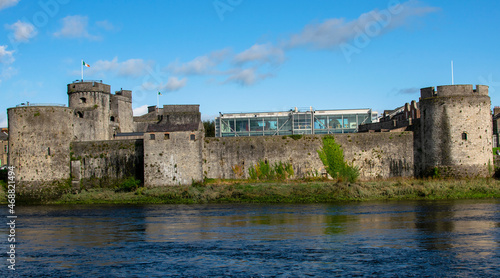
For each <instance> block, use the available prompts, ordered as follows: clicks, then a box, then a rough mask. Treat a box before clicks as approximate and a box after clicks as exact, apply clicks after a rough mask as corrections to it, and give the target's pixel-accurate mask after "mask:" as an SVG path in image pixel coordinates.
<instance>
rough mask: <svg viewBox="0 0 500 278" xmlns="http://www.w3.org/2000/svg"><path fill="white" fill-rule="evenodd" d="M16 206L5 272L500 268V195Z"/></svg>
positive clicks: (494, 271)
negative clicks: (12, 258)
mask: <svg viewBox="0 0 500 278" xmlns="http://www.w3.org/2000/svg"><path fill="white" fill-rule="evenodd" d="M16 214H17V219H16V262H15V263H16V265H15V268H16V270H14V271H12V270H8V269H7V265H8V264H9V263H8V262H7V261H6V259H7V254H6V252H7V251H8V245H7V244H8V243H7V240H6V238H7V234H8V233H9V230H8V228H7V227H2V228H1V229H0V232H1V233H2V234H4V235H5V236H3V238H4V240H3V241H2V242H4V243H3V244H4V246H5V248H3V249H4V252H2V258H3V260H2V261H3V262H2V263H1V264H0V266H1V267H2V270H1V271H0V274H1V273H4V274H11V275H15V276H19V277H21V276H23V277H29V276H37V277H43V276H46V277H61V276H71V277H164V276H179V277H200V276H201V277H206V276H218V277H221V276H234V277H276V276H278V277H310V276H317V277H331V276H348V277H351V276H367V277H377V276H384V277H387V276H389V277H394V276H397V277H406V276H433V277H434V276H435V277H464V276H473V277H478V276H482V277H494V276H499V275H500V274H499V273H500V200H461V201H391V202H346V203H333V204H294V205H291V204H286V205H271V204H225V205H218V204H207V205H140V206H123V205H73V206H69V205H65V206H27V207H18V208H17V210H16ZM6 215H7V209H6V208H5V209H4V210H3V211H2V217H3V218H4V219H7V218H6ZM2 276H3V277H5V275H2Z"/></svg>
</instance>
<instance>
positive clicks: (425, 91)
mask: <svg viewBox="0 0 500 278" xmlns="http://www.w3.org/2000/svg"><path fill="white" fill-rule="evenodd" d="M420 94H421V98H422V99H424V98H430V97H454V96H467V97H471V96H488V86H486V85H476V89H474V88H473V87H472V85H446V86H437V90H436V89H435V88H434V87H427V88H422V89H420Z"/></svg>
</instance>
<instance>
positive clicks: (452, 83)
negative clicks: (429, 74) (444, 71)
mask: <svg viewBox="0 0 500 278" xmlns="http://www.w3.org/2000/svg"><path fill="white" fill-rule="evenodd" d="M451 85H455V84H454V82H453V60H451Z"/></svg>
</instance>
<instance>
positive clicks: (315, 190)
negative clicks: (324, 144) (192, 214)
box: [0, 178, 500, 204]
mask: <svg viewBox="0 0 500 278" xmlns="http://www.w3.org/2000/svg"><path fill="white" fill-rule="evenodd" d="M2 195H4V194H2ZM484 198H500V181H497V180H495V179H469V180H444V179H427V180H419V179H403V178H398V179H390V180H380V181H369V182H357V183H337V182H332V181H309V182H305V181H288V182H276V181H275V182H251V181H248V180H236V181H227V180H209V181H207V182H205V183H204V184H194V185H190V186H166V187H158V188H144V187H139V188H138V189H136V190H135V191H132V192H117V191H116V190H114V189H89V190H83V191H82V192H79V193H76V194H72V193H68V194H64V195H63V196H61V197H60V198H58V199H56V200H52V201H45V202H44V204H203V203H328V202H336V201H369V200H445V199H484ZM0 200H1V202H2V203H5V199H4V198H2V199H0Z"/></svg>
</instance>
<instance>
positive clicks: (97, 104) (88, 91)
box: [68, 81, 112, 141]
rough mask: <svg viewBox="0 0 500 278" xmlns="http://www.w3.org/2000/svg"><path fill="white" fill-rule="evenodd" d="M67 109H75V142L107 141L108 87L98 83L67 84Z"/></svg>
mask: <svg viewBox="0 0 500 278" xmlns="http://www.w3.org/2000/svg"><path fill="white" fill-rule="evenodd" d="M68 98H69V107H70V108H73V109H75V114H74V116H75V121H74V122H75V123H74V136H75V137H74V139H75V140H76V141H94V140H109V139H111V137H112V134H111V135H110V128H109V126H110V120H111V118H110V86H109V85H107V84H104V83H102V82H98V81H75V82H73V83H71V84H68Z"/></svg>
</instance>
